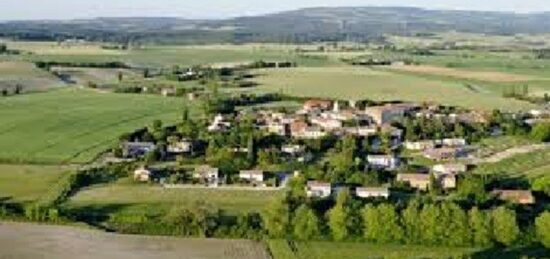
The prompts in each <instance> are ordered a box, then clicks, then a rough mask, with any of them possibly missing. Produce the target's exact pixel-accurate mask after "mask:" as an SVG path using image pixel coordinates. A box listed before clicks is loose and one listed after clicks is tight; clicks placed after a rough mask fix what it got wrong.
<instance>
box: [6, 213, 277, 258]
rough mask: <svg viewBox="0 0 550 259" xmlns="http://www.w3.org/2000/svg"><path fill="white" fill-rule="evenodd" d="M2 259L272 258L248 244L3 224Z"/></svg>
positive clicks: (257, 246)
mask: <svg viewBox="0 0 550 259" xmlns="http://www.w3.org/2000/svg"><path fill="white" fill-rule="evenodd" d="M0 258H23V259H25V258H57V259H65V258H67V259H69V258H70V259H88V258H90V259H92V258H102V259H110V258H113V259H119V258H133V259H141V258H143V259H150V258H166V259H171V258H184V259H187V258H189V259H191V258H193V259H195V258H199V259H201V258H203V259H210V258H212V259H214V258H235V259H241V258H242V259H248V258H250V259H256V258H258V259H262V258H266V259H267V258H269V255H268V254H267V252H266V250H265V249H264V246H263V245H261V244H259V243H256V242H253V241H248V240H219V239H180V238H172V237H151V236H130V235H119V234H111V233H104V232H100V231H94V230H85V229H79V228H72V227H63V226H46V225H33V224H20V223H2V222H0Z"/></svg>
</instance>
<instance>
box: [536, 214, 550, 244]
mask: <svg viewBox="0 0 550 259" xmlns="http://www.w3.org/2000/svg"><path fill="white" fill-rule="evenodd" d="M535 228H536V231H537V236H538V238H539V241H540V242H541V244H542V245H544V247H546V248H550V212H548V211H545V212H543V213H542V214H540V216H539V217H538V218H537V219H536V220H535Z"/></svg>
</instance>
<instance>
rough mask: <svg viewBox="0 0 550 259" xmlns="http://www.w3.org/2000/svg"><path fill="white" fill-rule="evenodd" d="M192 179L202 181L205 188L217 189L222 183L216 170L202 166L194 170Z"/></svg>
mask: <svg viewBox="0 0 550 259" xmlns="http://www.w3.org/2000/svg"><path fill="white" fill-rule="evenodd" d="M193 178H195V179H199V180H202V181H204V183H205V184H206V185H207V186H210V187H218V185H219V184H221V183H222V181H221V178H220V172H219V169H218V168H215V167H210V166H209V165H202V166H199V167H197V168H195V172H193Z"/></svg>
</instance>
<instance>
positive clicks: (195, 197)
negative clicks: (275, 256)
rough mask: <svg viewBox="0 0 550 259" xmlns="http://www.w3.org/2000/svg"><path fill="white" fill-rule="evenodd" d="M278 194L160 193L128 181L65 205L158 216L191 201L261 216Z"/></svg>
mask: <svg viewBox="0 0 550 259" xmlns="http://www.w3.org/2000/svg"><path fill="white" fill-rule="evenodd" d="M279 194H281V193H280V192H276V191H275V192H274V191H244V190H243V191H240V190H222V189H207V188H204V189H197V188H193V189H164V188H162V187H160V186H147V185H142V184H135V183H133V181H129V180H128V179H122V180H120V181H119V182H116V183H112V184H107V185H97V186H92V187H90V188H87V189H84V190H82V191H80V192H78V193H77V194H76V195H75V196H73V197H71V199H70V200H69V201H68V202H67V204H66V206H67V208H71V209H77V210H78V209H82V208H88V209H90V210H92V209H94V208H95V209H101V208H105V207H108V206H113V205H115V207H117V209H116V210H115V211H112V212H114V213H122V214H134V213H137V214H140V215H141V214H143V213H144V212H153V213H155V214H156V213H162V212H166V211H167V210H169V209H170V208H171V207H172V206H173V205H174V204H192V203H193V202H195V201H207V202H208V203H209V204H212V205H214V206H216V207H218V208H220V209H222V210H224V211H228V212H231V213H243V212H247V211H255V212H261V210H263V209H264V208H265V206H266V204H267V203H269V201H270V200H272V199H275V198H276V197H278V195H279Z"/></svg>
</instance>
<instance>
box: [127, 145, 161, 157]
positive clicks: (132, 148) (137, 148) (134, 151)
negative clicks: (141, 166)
mask: <svg viewBox="0 0 550 259" xmlns="http://www.w3.org/2000/svg"><path fill="white" fill-rule="evenodd" d="M155 148H156V146H155V143H153V142H124V143H122V155H123V156H124V157H132V158H137V157H141V156H144V155H145V154H147V153H149V152H151V151H153V150H155Z"/></svg>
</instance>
